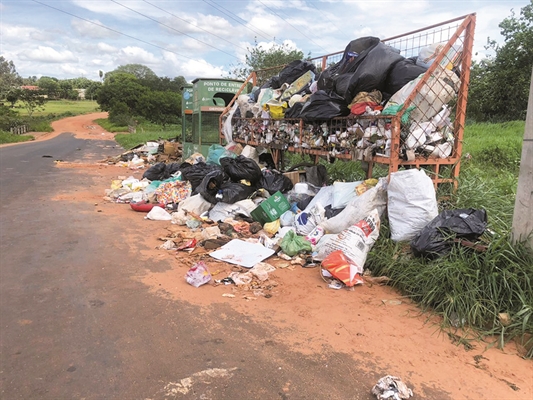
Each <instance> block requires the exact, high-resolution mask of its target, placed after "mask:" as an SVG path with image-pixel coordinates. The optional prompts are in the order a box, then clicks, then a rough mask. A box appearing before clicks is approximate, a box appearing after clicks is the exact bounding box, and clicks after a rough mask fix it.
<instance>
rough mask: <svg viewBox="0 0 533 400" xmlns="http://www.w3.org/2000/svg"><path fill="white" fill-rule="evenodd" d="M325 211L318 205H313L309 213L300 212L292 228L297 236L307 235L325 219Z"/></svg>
mask: <svg viewBox="0 0 533 400" xmlns="http://www.w3.org/2000/svg"><path fill="white" fill-rule="evenodd" d="M325 213H326V211H325V210H324V207H322V206H321V205H320V204H317V205H315V206H314V207H313V208H311V209H310V210H309V211H304V212H301V213H300V214H298V215H297V216H296V219H295V220H294V228H295V229H296V233H297V234H298V235H302V236H306V235H309V234H310V233H311V232H312V231H313V229H315V227H316V226H317V225H318V224H319V223H321V222H322V221H323V220H324V218H325Z"/></svg>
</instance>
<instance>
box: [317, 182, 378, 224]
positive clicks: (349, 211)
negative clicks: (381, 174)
mask: <svg viewBox="0 0 533 400" xmlns="http://www.w3.org/2000/svg"><path fill="white" fill-rule="evenodd" d="M386 206H387V179H386V178H381V179H380V180H379V181H378V184H377V185H376V186H374V187H373V188H370V189H368V190H367V191H366V192H364V193H363V194H361V195H360V196H356V197H354V198H353V199H352V201H350V203H348V205H347V206H346V207H345V208H344V210H342V211H341V212H340V213H339V214H337V215H336V216H334V217H333V218H329V219H328V220H326V221H323V222H321V223H320V224H319V226H321V227H322V228H324V230H325V231H326V233H339V232H341V231H343V230H344V229H346V228H348V227H349V226H351V225H353V224H355V223H357V222H358V221H359V220H361V219H363V218H364V217H365V216H367V215H369V214H370V211H372V210H373V209H374V208H376V209H377V210H378V213H379V215H381V214H382V213H383V211H384V210H385V207H386Z"/></svg>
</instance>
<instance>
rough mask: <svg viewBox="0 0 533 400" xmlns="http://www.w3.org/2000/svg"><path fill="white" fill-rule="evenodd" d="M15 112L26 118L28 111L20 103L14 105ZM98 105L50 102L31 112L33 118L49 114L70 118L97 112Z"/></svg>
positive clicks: (83, 101)
mask: <svg viewBox="0 0 533 400" xmlns="http://www.w3.org/2000/svg"><path fill="white" fill-rule="evenodd" d="M15 110H17V111H18V112H19V114H20V115H21V116H27V115H28V111H27V110H26V109H25V108H24V107H23V106H22V103H20V102H19V103H17V104H15ZM98 111H100V109H99V108H98V103H97V102H96V101H94V100H77V101H72V100H50V101H47V102H46V103H45V104H44V107H43V109H39V110H36V111H34V112H33V116H34V117H43V116H48V115H50V114H52V115H56V116H62V115H64V114H69V115H70V116H73V115H79V114H88V113H92V112H98Z"/></svg>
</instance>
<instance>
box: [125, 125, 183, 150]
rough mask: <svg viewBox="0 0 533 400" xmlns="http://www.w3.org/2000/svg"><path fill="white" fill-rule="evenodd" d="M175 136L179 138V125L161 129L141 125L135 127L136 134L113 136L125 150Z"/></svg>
mask: <svg viewBox="0 0 533 400" xmlns="http://www.w3.org/2000/svg"><path fill="white" fill-rule="evenodd" d="M176 136H179V137H181V126H180V125H172V126H167V127H165V128H164V129H163V128H162V127H160V126H157V125H152V124H141V125H139V126H137V132H136V133H118V134H116V135H115V140H116V141H117V142H118V143H119V144H120V145H121V146H122V147H124V148H125V149H131V148H132V147H135V146H137V145H139V144H142V143H146V142H148V141H150V140H158V139H173V138H175V137H176Z"/></svg>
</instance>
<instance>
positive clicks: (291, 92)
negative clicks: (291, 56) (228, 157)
mask: <svg viewBox="0 0 533 400" xmlns="http://www.w3.org/2000/svg"><path fill="white" fill-rule="evenodd" d="M442 48H443V44H442V43H435V44H432V45H429V46H427V47H424V48H422V49H421V50H420V54H419V55H418V56H416V57H411V58H405V57H403V56H402V55H401V54H400V52H399V51H398V50H396V49H394V48H393V47H391V46H388V45H386V44H384V43H383V42H381V41H380V39H379V38H376V37H363V38H359V39H355V40H353V41H351V42H350V43H349V44H348V45H347V46H346V49H345V51H344V54H343V57H342V59H341V60H340V61H339V62H338V63H336V64H334V65H332V66H330V67H328V68H327V69H325V70H324V71H322V72H321V73H320V74H317V71H316V68H315V66H314V64H312V63H311V62H309V61H305V60H297V61H293V62H292V63H290V64H288V65H287V66H286V67H285V68H284V69H283V70H282V71H281V72H280V73H279V74H278V75H277V76H274V77H272V78H270V79H269V80H268V81H267V82H265V83H264V84H263V85H262V86H261V87H256V88H254V89H253V90H252V92H251V94H247V95H240V96H239V97H238V99H237V101H236V102H235V105H234V107H233V108H232V110H231V111H230V112H229V113H228V114H227V117H226V120H225V122H224V126H223V132H224V135H225V138H226V140H227V142H228V143H230V142H231V141H232V140H236V139H239V140H241V141H244V142H245V143H249V142H250V143H257V144H258V145H271V144H275V145H277V146H278V148H285V149H287V148H289V147H292V148H307V149H320V150H326V151H329V152H330V154H331V155H332V156H336V155H338V154H347V153H349V154H351V155H352V158H353V159H357V160H363V159H369V158H370V157H372V156H373V155H381V156H385V157H390V149H391V117H392V116H394V115H396V114H397V113H398V112H399V111H401V110H402V108H403V105H404V103H405V102H406V100H407V99H408V98H409V96H410V95H411V94H412V93H413V92H414V91H415V89H416V94H415V95H414V99H413V100H412V101H411V102H410V105H409V107H407V108H406V110H405V111H404V112H403V113H402V117H401V151H402V156H403V157H404V158H405V159H408V160H412V159H414V158H415V156H416V155H418V154H420V155H424V156H428V157H434V158H447V157H449V156H450V155H452V152H453V144H454V130H453V124H452V121H451V119H450V109H449V108H448V104H450V103H451V102H452V100H454V99H455V98H456V96H457V93H458V91H459V86H460V82H461V81H460V63H459V61H458V60H460V58H461V57H460V55H461V53H462V46H453V47H452V48H451V49H450V51H449V52H448V53H447V54H445V56H444V58H443V60H442V61H441V62H440V63H439V65H438V66H436V69H435V70H434V71H433V73H432V74H431V75H430V76H429V78H427V80H425V81H424V82H423V83H420V82H421V80H422V79H423V77H424V76H425V74H426V71H427V69H428V68H429V67H431V65H432V63H433V61H434V60H435V59H436V58H437V56H438V55H439V53H440V51H441V50H442ZM419 83H420V84H419ZM343 117H346V118H343ZM302 120H303V125H302ZM302 128H303V129H302Z"/></svg>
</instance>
